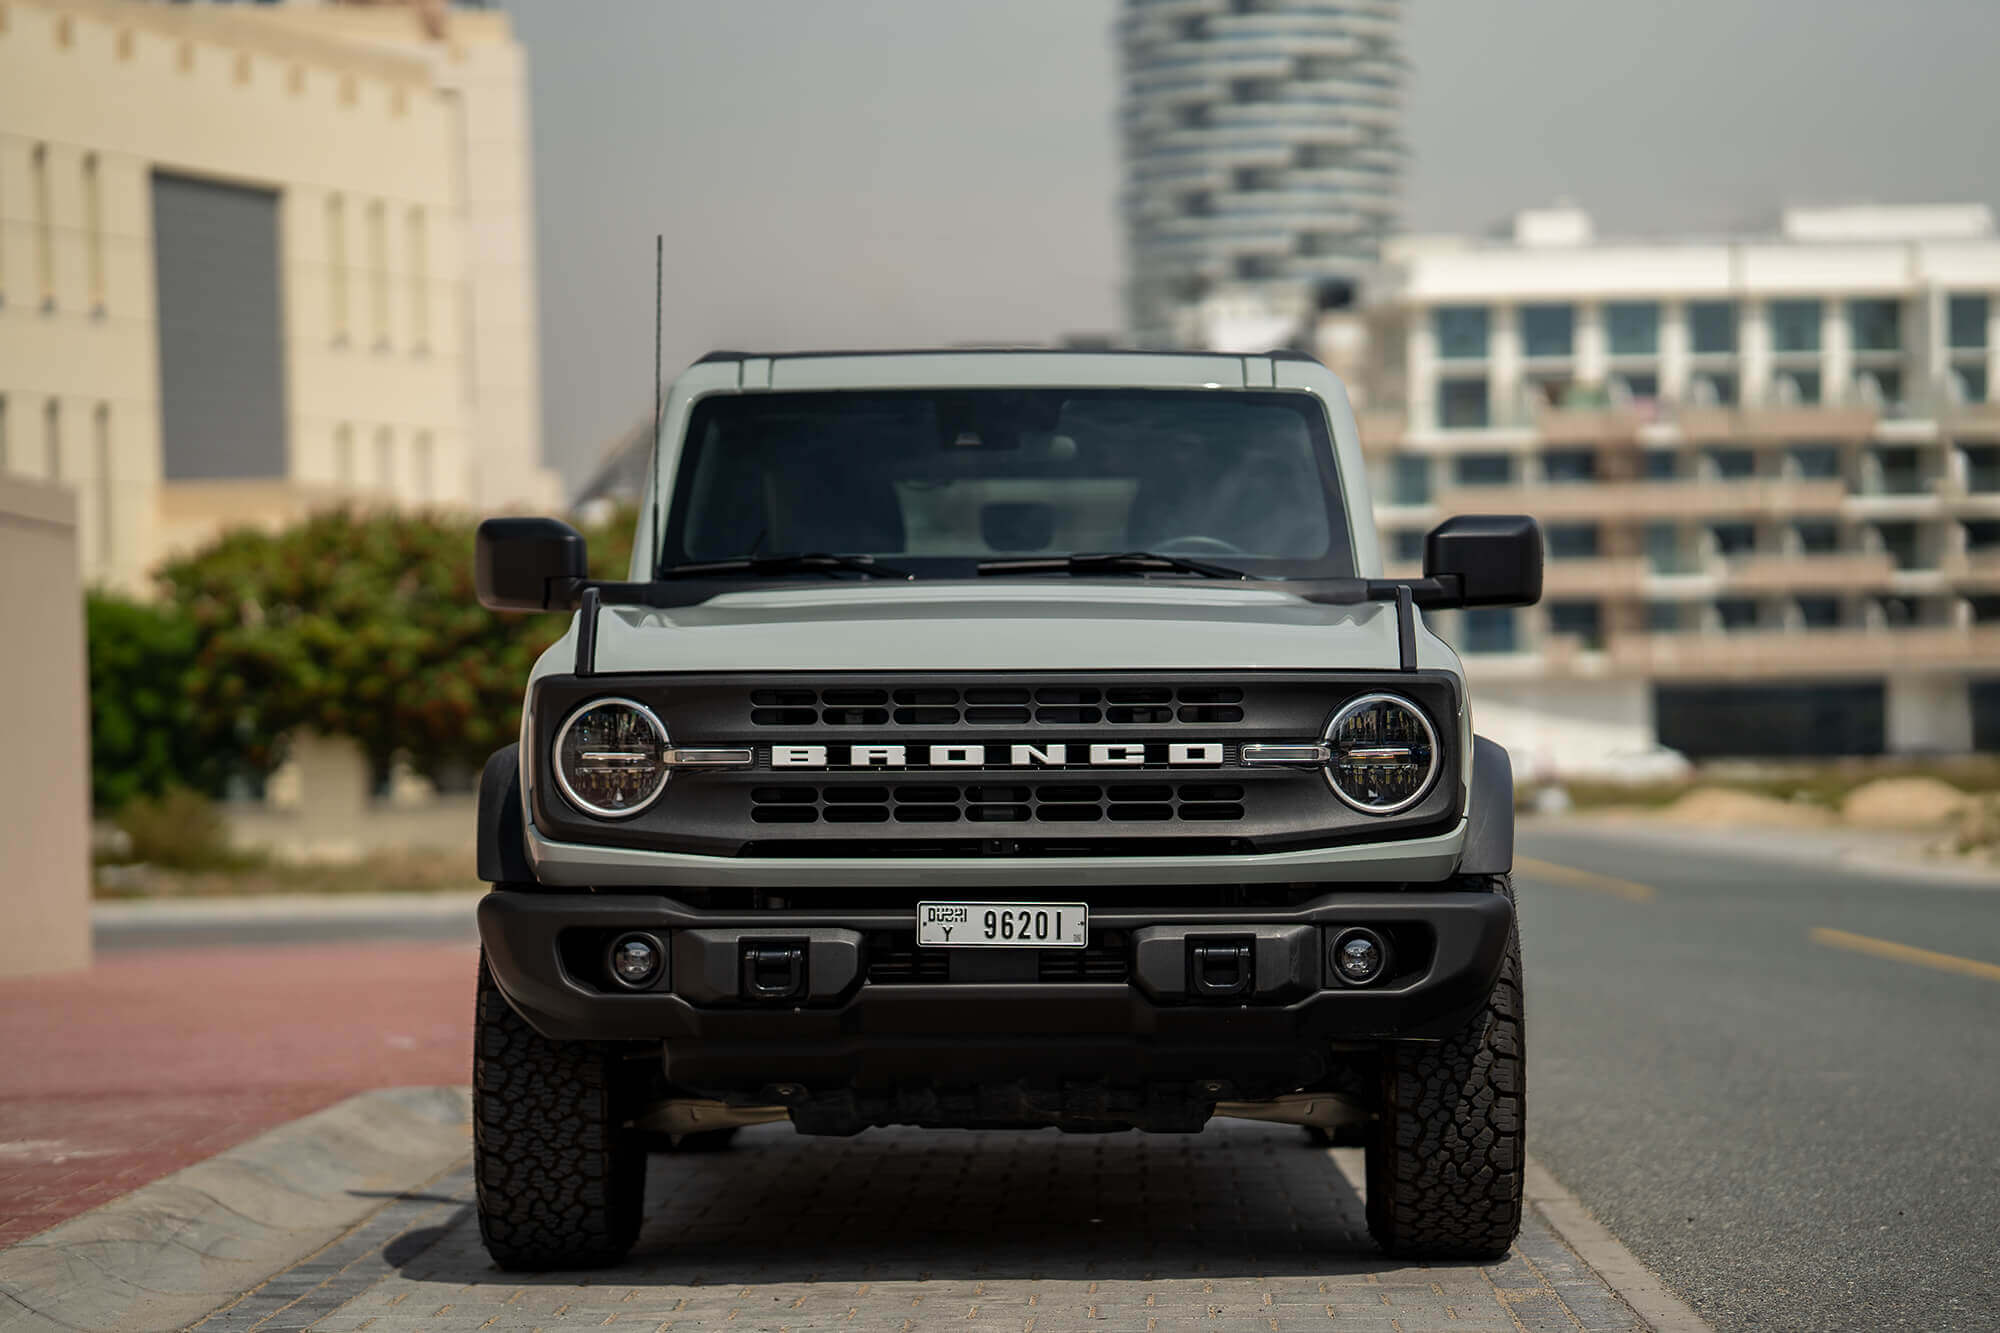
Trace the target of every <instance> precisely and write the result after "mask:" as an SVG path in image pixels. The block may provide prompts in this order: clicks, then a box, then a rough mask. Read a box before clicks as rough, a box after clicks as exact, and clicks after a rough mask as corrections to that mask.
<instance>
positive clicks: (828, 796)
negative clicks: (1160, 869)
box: [750, 782, 1244, 824]
mask: <svg viewBox="0 0 2000 1333" xmlns="http://www.w3.org/2000/svg"><path fill="white" fill-rule="evenodd" d="M1243 794H1244V793H1243V784H1242V783H1239V782H1114V783H1049V782H1036V783H1025V782H1024V783H1007V782H983V783H973V784H959V783H936V782H909V783H885V784H881V785H872V786H849V785H839V786H825V787H818V786H791V785H789V784H788V785H786V786H782V787H779V786H770V787H753V788H751V789H750V818H751V819H752V820H753V821H755V822H756V823H759V824H812V823H820V822H824V823H828V824H887V823H891V822H893V823H898V824H957V823H970V824H1025V823H1030V822H1034V823H1043V824H1095V823H1098V822H1101V821H1106V820H1108V821H1111V822H1113V823H1167V822H1171V821H1174V820H1181V821H1187V822H1193V823H1227V822H1229V821H1232V820H1238V819H1241V818H1243Z"/></svg>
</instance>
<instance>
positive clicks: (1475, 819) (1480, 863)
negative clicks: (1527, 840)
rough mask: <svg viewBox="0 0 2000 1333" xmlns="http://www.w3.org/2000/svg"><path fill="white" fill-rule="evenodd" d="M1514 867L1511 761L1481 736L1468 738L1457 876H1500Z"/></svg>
mask: <svg viewBox="0 0 2000 1333" xmlns="http://www.w3.org/2000/svg"><path fill="white" fill-rule="evenodd" d="M1513 868H1514V761H1513V760H1511V759H1509V758H1508V757H1507V751H1506V750H1505V749H1503V748H1502V747H1501V746H1499V745H1497V744H1495V743H1494V742H1493V741H1489V740H1487V739H1486V738H1485V737H1484V736H1474V737H1473V738H1472V791H1471V806H1470V813H1469V815H1468V817H1467V819H1466V826H1465V850H1464V851H1463V852H1461V853H1460V854H1459V859H1458V873H1459V874H1461V875H1504V874H1507V873H1508V872H1509V871H1511V870H1513Z"/></svg>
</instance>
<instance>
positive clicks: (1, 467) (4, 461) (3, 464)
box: [0, 393, 11, 473]
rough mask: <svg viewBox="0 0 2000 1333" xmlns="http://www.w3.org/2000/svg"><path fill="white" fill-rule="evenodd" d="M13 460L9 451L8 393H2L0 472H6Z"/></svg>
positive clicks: (0, 409)
mask: <svg viewBox="0 0 2000 1333" xmlns="http://www.w3.org/2000/svg"><path fill="white" fill-rule="evenodd" d="M10 461H11V460H10V459H9V457H8V453H7V395H6V394H4V393H0V473H5V472H6V471H7V469H8V464H9V462H10Z"/></svg>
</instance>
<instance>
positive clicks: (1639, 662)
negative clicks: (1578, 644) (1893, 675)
mask: <svg viewBox="0 0 2000 1333" xmlns="http://www.w3.org/2000/svg"><path fill="white" fill-rule="evenodd" d="M1609 658H1610V665H1611V668H1612V670H1613V671H1614V672H1615V673H1617V674H1621V675H1637V676H1649V677H1668V678H1679V679H1703V678H1713V679H1732V678H1743V677H1761V678H1771V677H1782V676H1830V675H1832V676H1837V675H1874V674H1879V673H1881V672H1884V671H1890V670H1897V669H1905V668H1907V669H1910V670H1917V671H1921V670H1927V669H1930V670H1935V669H1938V668H1946V669H1954V668H1962V667H1971V666H1983V665H1986V664H1989V663H1992V662H1997V661H2000V626H1985V625H1982V626H1977V627H1975V628H1973V629H1969V630H1962V629H1948V628H1938V627H1925V628H1919V629H1906V630H1867V629H1830V630H1795V631H1783V632H1780V631H1771V632H1761V633H1757V632H1752V633H1739V634H1623V635H1616V636H1614V637H1613V638H1612V639H1611V641H1610V645H1609Z"/></svg>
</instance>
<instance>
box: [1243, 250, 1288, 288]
mask: <svg viewBox="0 0 2000 1333" xmlns="http://www.w3.org/2000/svg"><path fill="white" fill-rule="evenodd" d="M1236 276H1237V277H1239V278H1242V279H1243V280H1245V281H1246V282H1257V281H1261V280H1263V279H1266V278H1282V277H1284V276H1285V261H1284V260H1283V259H1281V258H1280V257H1279V256H1277V255H1238V256H1236Z"/></svg>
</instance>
